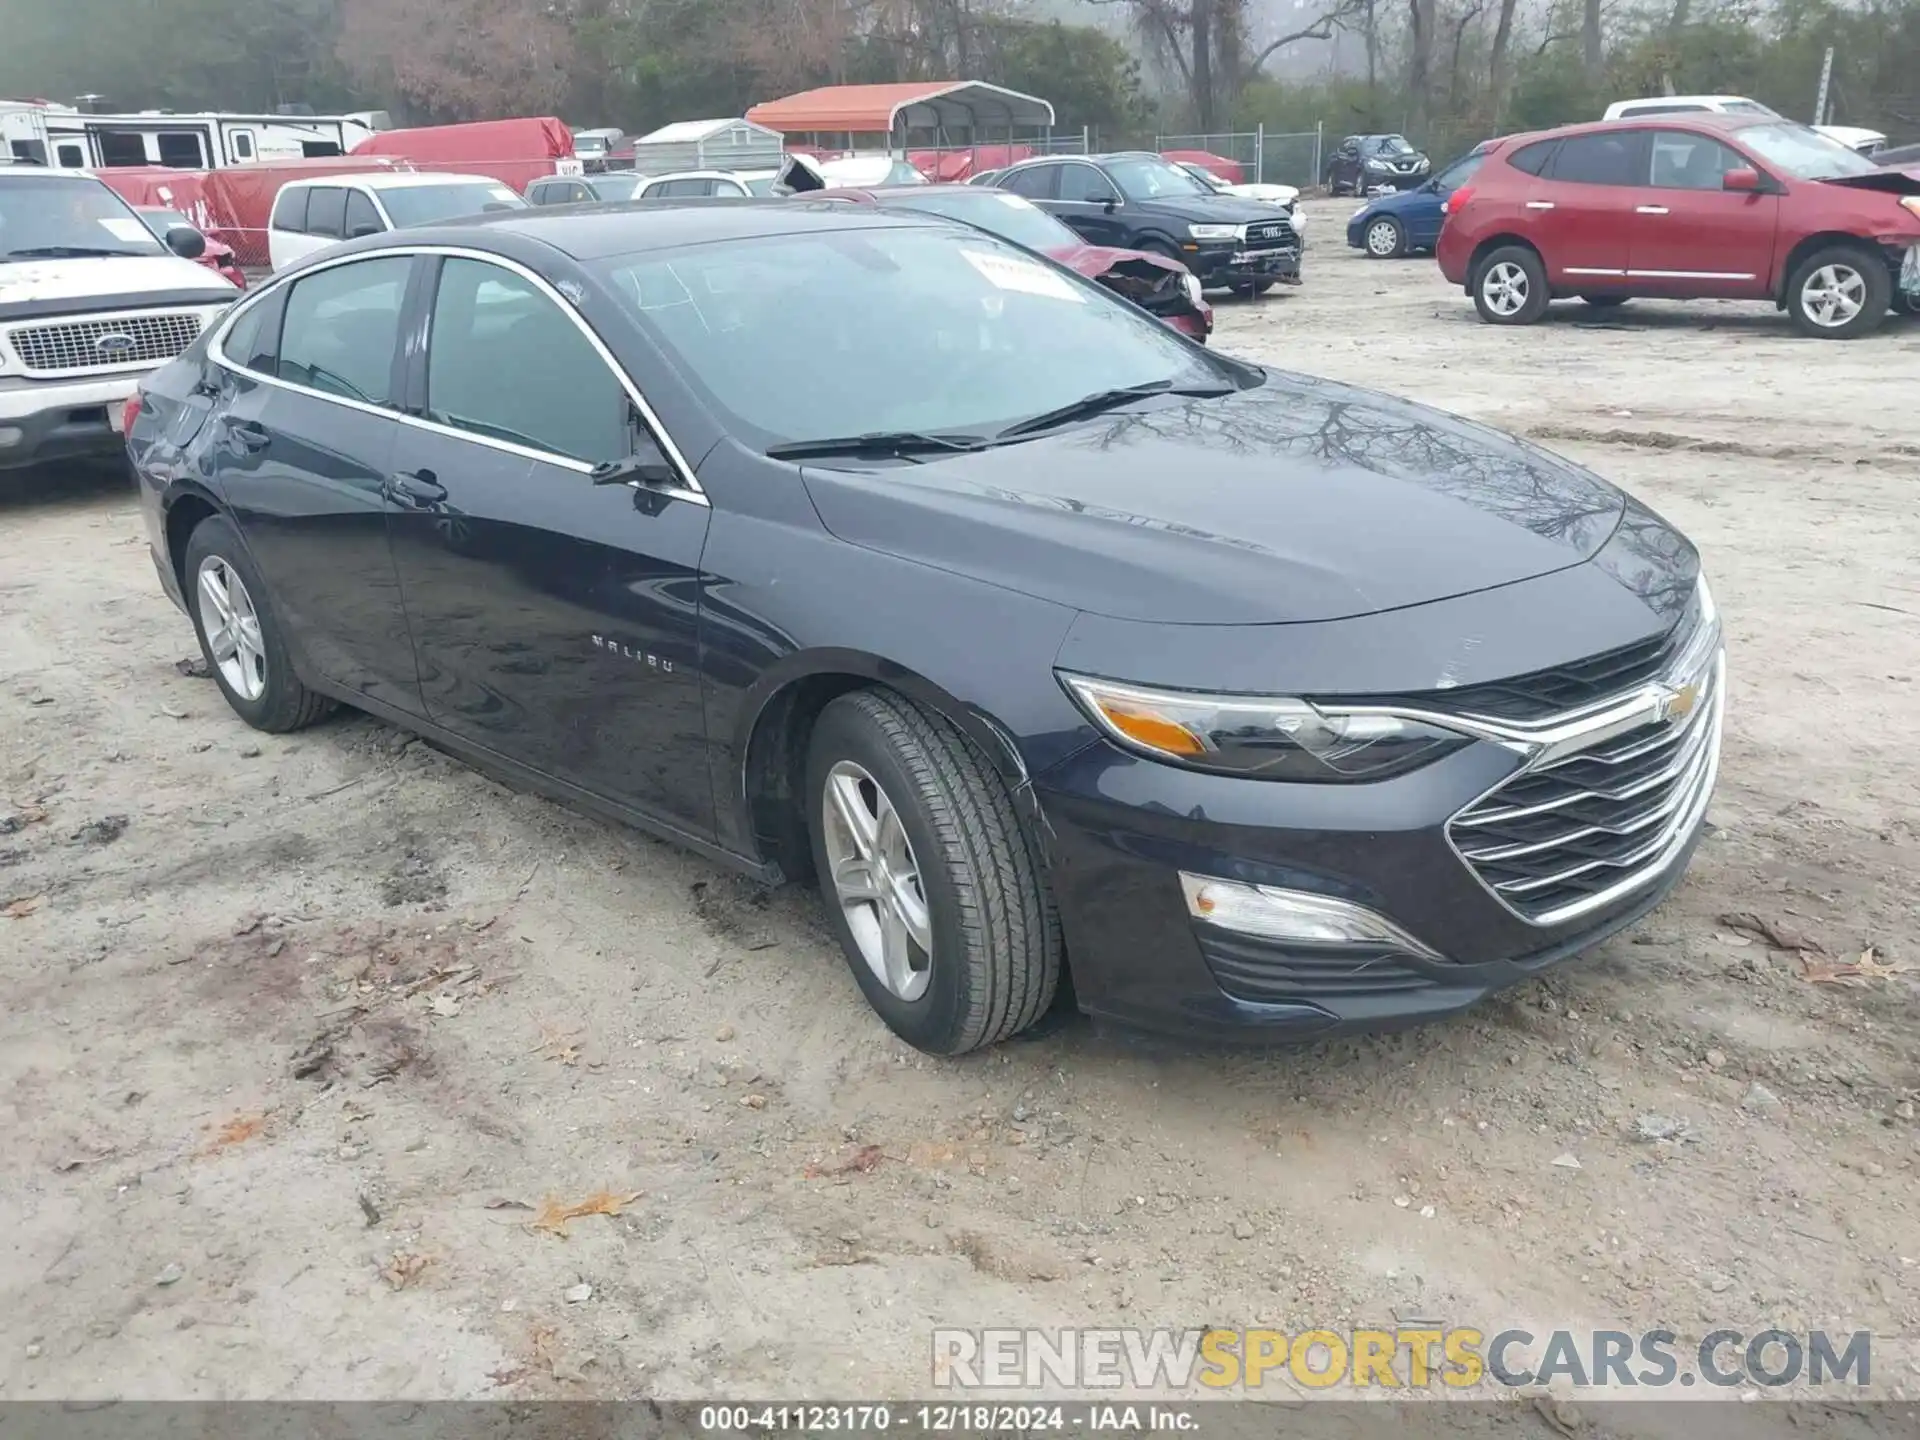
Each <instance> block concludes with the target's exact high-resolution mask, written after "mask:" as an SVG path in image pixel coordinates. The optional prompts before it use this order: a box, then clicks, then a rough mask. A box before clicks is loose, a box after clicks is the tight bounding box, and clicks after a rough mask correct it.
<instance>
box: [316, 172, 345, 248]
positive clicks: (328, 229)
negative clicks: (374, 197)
mask: <svg viewBox="0 0 1920 1440" xmlns="http://www.w3.org/2000/svg"><path fill="white" fill-rule="evenodd" d="M346 233H347V192H346V191H344V190H342V189H341V188H340V187H339V186H337V185H316V186H315V187H314V189H313V193H312V195H311V196H310V197H309V198H308V200H307V234H309V235H318V236H321V237H323V238H325V239H328V240H339V239H342V238H344V237H345V235H346Z"/></svg>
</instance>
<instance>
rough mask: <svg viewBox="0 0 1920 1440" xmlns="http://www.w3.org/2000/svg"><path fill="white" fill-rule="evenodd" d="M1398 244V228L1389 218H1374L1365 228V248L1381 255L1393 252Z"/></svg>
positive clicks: (1371, 252)
mask: <svg viewBox="0 0 1920 1440" xmlns="http://www.w3.org/2000/svg"><path fill="white" fill-rule="evenodd" d="M1399 245H1400V228H1399V227H1398V226H1397V225H1395V224H1394V223H1393V222H1392V221H1391V220H1376V221H1375V222H1374V223H1373V224H1372V225H1371V226H1369V227H1368V229H1367V250H1368V252H1369V253H1370V254H1374V255H1379V256H1382V257H1385V256H1388V255H1391V254H1393V252H1394V251H1395V250H1396V249H1398V248H1399Z"/></svg>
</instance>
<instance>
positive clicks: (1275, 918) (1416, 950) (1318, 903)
mask: <svg viewBox="0 0 1920 1440" xmlns="http://www.w3.org/2000/svg"><path fill="white" fill-rule="evenodd" d="M1180 888H1181V889H1182V890H1184V891H1185V892H1186V896H1187V913H1188V914H1190V915H1192V916H1193V918H1194V919H1196V920H1204V921H1205V922H1206V923H1207V924H1209V925H1217V926H1219V927H1220V928H1221V929H1222V930H1233V931H1236V932H1238V933H1239V934H1242V935H1258V936H1260V937H1261V938H1262V939H1266V940H1280V941H1292V942H1293V943H1295V944H1300V945H1370V946H1378V945H1385V946H1388V947H1390V948H1392V949H1395V950H1400V951H1404V952H1405V953H1407V954H1409V955H1418V956H1421V957H1423V958H1425V959H1428V960H1442V959H1444V958H1445V957H1444V956H1442V955H1441V954H1440V953H1439V952H1438V951H1436V950H1434V949H1432V948H1431V947H1429V946H1426V945H1423V944H1421V943H1420V942H1419V941H1418V940H1416V939H1414V938H1413V937H1412V936H1411V935H1409V934H1408V933H1407V932H1406V931H1404V930H1402V929H1401V928H1400V927H1399V926H1398V925H1396V924H1394V923H1393V922H1392V921H1391V920H1389V919H1387V917H1386V916H1384V915H1380V914H1376V913H1375V912H1374V911H1372V910H1369V909H1367V908H1366V907H1365V906H1364V905H1352V904H1349V903H1348V902H1347V901H1345V900H1335V899H1334V898H1333V897H1332V896H1330V895H1315V894H1312V893H1311V892H1309V891H1306V890H1282V889H1279V888H1278V887H1276V886H1272V885H1246V884H1242V883H1241V882H1239V881H1237V880H1217V879H1215V878H1214V877H1212V876H1210V875H1189V874H1187V873H1186V872H1185V871H1184V870H1183V871H1181V873H1180Z"/></svg>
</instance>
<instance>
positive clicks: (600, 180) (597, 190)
mask: <svg viewBox="0 0 1920 1440" xmlns="http://www.w3.org/2000/svg"><path fill="white" fill-rule="evenodd" d="M640 181H641V177H640V176H638V175H596V176H594V177H593V178H592V179H591V180H589V181H587V188H588V189H589V190H591V191H593V193H594V194H595V195H597V196H598V197H599V198H600V199H602V200H631V199H632V198H633V192H634V191H636V190H638V189H639V188H640Z"/></svg>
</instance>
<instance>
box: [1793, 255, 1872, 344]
mask: <svg viewBox="0 0 1920 1440" xmlns="http://www.w3.org/2000/svg"><path fill="white" fill-rule="evenodd" d="M1866 303H1867V277H1866V276H1864V275H1862V274H1861V273H1860V272H1859V271H1858V270H1856V269H1854V268H1853V267H1852V266H1851V265H1839V264H1836V265H1822V266H1821V267H1820V268H1819V269H1818V270H1816V271H1814V272H1813V274H1811V275H1809V276H1808V277H1807V283H1806V284H1805V285H1803V286H1801V287H1800V304H1801V308H1802V309H1804V310H1805V311H1806V313H1807V318H1808V319H1809V320H1811V321H1812V322H1813V323H1814V324H1815V325H1818V326H1820V327H1821V328H1823V329H1827V330H1838V329H1839V328H1840V327H1841V326H1843V325H1846V324H1848V323H1850V322H1851V321H1853V320H1854V319H1856V318H1857V317H1858V316H1859V314H1860V312H1861V311H1862V310H1863V309H1865V308H1866Z"/></svg>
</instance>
